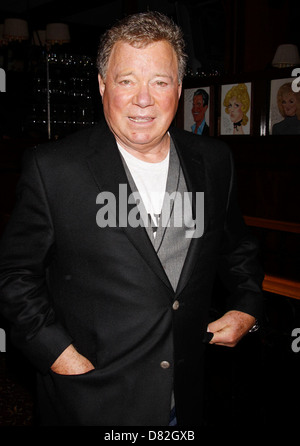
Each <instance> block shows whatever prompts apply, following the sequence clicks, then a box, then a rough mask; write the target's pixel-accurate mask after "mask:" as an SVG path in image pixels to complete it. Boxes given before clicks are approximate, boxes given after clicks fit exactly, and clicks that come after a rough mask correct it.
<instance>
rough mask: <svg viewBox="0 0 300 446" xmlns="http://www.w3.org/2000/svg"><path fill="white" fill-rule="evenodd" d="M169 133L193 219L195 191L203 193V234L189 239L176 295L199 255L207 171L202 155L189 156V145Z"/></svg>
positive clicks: (206, 213) (206, 219)
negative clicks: (175, 151) (190, 201)
mask: <svg viewBox="0 0 300 446" xmlns="http://www.w3.org/2000/svg"><path fill="white" fill-rule="evenodd" d="M170 133H171V136H172V139H173V142H174V145H175V147H176V150H177V153H178V157H179V159H180V164H181V168H182V171H183V174H184V177H185V181H186V186H187V189H188V191H189V192H191V193H192V209H193V219H196V192H203V193H204V216H202V218H204V231H203V235H202V236H201V237H198V238H192V239H191V243H190V246H189V250H188V253H187V256H186V259H185V263H184V265H183V269H182V272H181V276H180V279H179V282H178V285H177V289H176V295H177V296H178V295H179V294H180V293H181V292H182V290H183V288H184V287H185V286H186V285H187V283H188V280H189V278H190V276H191V274H192V271H193V269H194V265H195V262H196V261H197V259H198V257H199V255H200V252H201V247H202V244H203V241H204V235H205V232H206V230H207V225H208V221H209V218H208V216H209V214H210V210H209V202H208V200H207V181H208V179H207V177H206V174H207V172H206V169H205V163H204V160H203V158H202V156H201V155H198V154H197V158H196V157H193V156H191V153H192V152H191V151H190V150H189V147H187V146H186V143H185V142H184V141H180V139H179V138H178V137H177V135H176V132H173V131H172V130H170ZM199 138H200V137H199ZM199 142H200V141H199Z"/></svg>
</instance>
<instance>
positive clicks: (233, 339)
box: [207, 311, 255, 347]
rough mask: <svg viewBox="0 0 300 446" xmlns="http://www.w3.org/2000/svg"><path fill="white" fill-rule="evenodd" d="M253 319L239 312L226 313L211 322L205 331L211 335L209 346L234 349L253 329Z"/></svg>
mask: <svg viewBox="0 0 300 446" xmlns="http://www.w3.org/2000/svg"><path fill="white" fill-rule="evenodd" d="M254 324H255V318H254V317H253V316H251V315H250V314H247V313H243V312H241V311H228V312H227V313H225V314H224V316H222V317H221V318H220V319H217V320H216V321H213V322H211V323H210V324H209V325H208V327H207V331H208V332H210V333H213V338H212V339H211V341H210V344H216V345H224V346H226V347H234V346H235V345H236V344H237V343H238V342H239V341H240V339H242V337H243V336H245V334H247V333H248V331H249V330H250V329H251V328H252V327H253V325H254Z"/></svg>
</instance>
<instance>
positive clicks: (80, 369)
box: [51, 345, 95, 375]
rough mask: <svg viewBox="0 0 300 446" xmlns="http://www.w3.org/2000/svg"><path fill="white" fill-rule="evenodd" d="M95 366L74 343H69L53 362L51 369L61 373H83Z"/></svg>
mask: <svg viewBox="0 0 300 446" xmlns="http://www.w3.org/2000/svg"><path fill="white" fill-rule="evenodd" d="M94 368H95V367H94V366H93V364H92V363H91V362H90V361H89V360H88V359H87V358H86V357H85V356H82V355H80V354H79V353H78V352H77V351H76V349H75V348H74V347H73V345H69V347H67V348H66V349H65V350H64V351H63V352H62V354H61V355H60V356H59V357H58V358H57V359H56V361H55V362H54V363H53V364H52V366H51V370H52V371H53V372H55V373H58V374H59V375H81V374H83V373H87V372H89V371H90V370H93V369H94Z"/></svg>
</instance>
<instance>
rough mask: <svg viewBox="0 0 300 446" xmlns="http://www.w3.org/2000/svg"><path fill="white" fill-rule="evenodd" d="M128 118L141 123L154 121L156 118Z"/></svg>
mask: <svg viewBox="0 0 300 446" xmlns="http://www.w3.org/2000/svg"><path fill="white" fill-rule="evenodd" d="M128 119H129V120H130V121H131V122H136V123H141V124H144V123H148V122H152V121H154V118H152V117H151V116H128Z"/></svg>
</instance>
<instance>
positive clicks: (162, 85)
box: [156, 81, 168, 87]
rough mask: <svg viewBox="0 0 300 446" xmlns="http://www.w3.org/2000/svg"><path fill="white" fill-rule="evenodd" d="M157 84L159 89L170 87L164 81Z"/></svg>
mask: <svg viewBox="0 0 300 446" xmlns="http://www.w3.org/2000/svg"><path fill="white" fill-rule="evenodd" d="M156 84H157V85H158V86H159V87H166V86H167V85H168V84H167V82H164V81H157V82H156Z"/></svg>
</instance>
